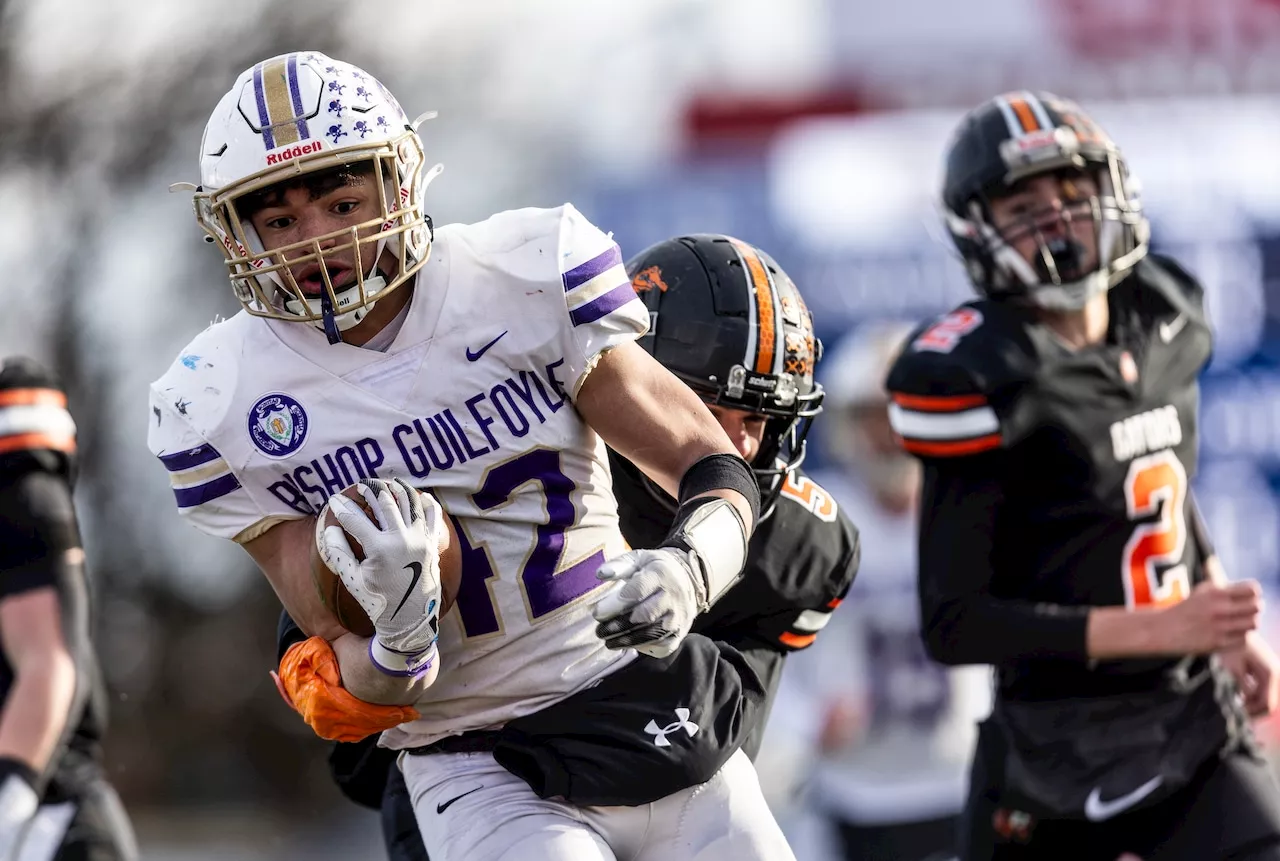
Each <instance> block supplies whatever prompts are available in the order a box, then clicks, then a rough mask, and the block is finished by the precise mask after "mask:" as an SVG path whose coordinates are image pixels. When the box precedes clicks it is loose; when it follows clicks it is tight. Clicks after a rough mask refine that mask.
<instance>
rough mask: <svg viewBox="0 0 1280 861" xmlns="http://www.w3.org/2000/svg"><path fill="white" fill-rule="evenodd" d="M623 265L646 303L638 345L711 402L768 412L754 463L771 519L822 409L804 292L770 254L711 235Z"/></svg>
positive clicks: (665, 245) (816, 347)
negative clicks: (643, 331)
mask: <svg viewBox="0 0 1280 861" xmlns="http://www.w3.org/2000/svg"><path fill="white" fill-rule="evenodd" d="M627 272H628V273H629V274H630V276H631V283H632V286H633V287H634V288H635V289H636V292H637V293H638V294H639V296H640V298H641V299H642V300H643V301H644V303H645V305H646V306H647V307H648V308H649V315H650V327H649V332H648V334H646V335H645V336H644V337H643V338H641V339H640V346H642V347H643V348H644V349H645V350H646V351H647V352H649V353H650V354H651V355H652V356H653V357H654V358H655V359H657V360H658V362H660V363H661V364H662V365H663V366H664V367H666V368H667V369H668V370H669V371H671V372H672V373H673V374H675V375H676V376H677V377H679V378H680V379H681V380H682V381H684V382H685V383H686V384H687V385H688V386H689V387H690V388H692V389H693V390H694V391H696V392H697V393H698V394H699V396H700V397H702V399H703V400H704V401H705V402H706V403H708V404H714V405H718V406H723V407H729V408H732V409H738V410H744V411H746V412H751V413H756V414H758V415H762V416H765V417H766V425H765V432H764V438H763V440H762V441H761V444H760V451H759V453H758V454H757V455H756V457H755V460H754V462H753V463H752V464H751V466H752V469H753V470H754V471H755V474H756V477H757V479H758V480H759V482H760V493H761V508H760V510H761V513H762V516H765V515H766V514H767V513H768V512H769V511H770V510H771V509H772V506H773V504H774V502H776V500H777V497H778V494H779V493H780V492H781V490H782V483H783V481H784V480H785V477H786V475H787V473H788V472H790V471H791V470H793V469H795V468H796V467H798V466H799V465H800V463H801V461H803V460H804V455H805V438H806V436H807V435H808V433H809V425H810V423H811V422H812V420H813V418H814V417H815V416H816V415H818V413H819V412H821V410H822V386H820V385H819V384H818V383H816V382H815V381H814V378H813V372H814V366H815V364H816V363H817V360H818V359H819V357H820V356H821V352H822V344H821V342H819V341H818V340H817V338H815V337H814V333H813V318H812V316H811V315H810V314H809V309H808V308H807V307H806V306H805V303H804V299H803V298H801V296H800V291H799V290H797V289H796V286H795V284H794V283H793V282H792V281H791V279H790V278H789V277H787V274H786V273H785V272H783V271H782V268H781V267H779V266H778V264H777V263H776V262H774V260H773V258H771V257H770V256H769V255H767V254H765V253H764V252H762V251H760V250H759V249H758V248H755V247H753V246H751V245H748V244H747V243H745V242H742V241H740V240H738V239H734V238H732V237H729V236H721V235H715V234H696V235H691V236H680V237H676V238H674V239H668V240H665V241H663V242H659V243H657V244H656V245H653V246H650V247H649V248H646V249H645V250H644V251H642V252H640V253H639V254H637V255H636V256H635V257H633V258H632V259H631V260H630V261H628V262H627ZM652 489H654V490H657V488H656V487H653V488H652ZM660 495H661V496H665V494H660Z"/></svg>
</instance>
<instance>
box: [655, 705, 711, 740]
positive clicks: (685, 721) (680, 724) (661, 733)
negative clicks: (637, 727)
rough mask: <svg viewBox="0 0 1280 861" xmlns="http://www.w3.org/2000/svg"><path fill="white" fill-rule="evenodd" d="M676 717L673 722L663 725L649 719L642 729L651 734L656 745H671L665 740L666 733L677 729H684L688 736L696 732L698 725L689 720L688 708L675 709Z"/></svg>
mask: <svg viewBox="0 0 1280 861" xmlns="http://www.w3.org/2000/svg"><path fill="white" fill-rule="evenodd" d="M676 718H678V720H676V721H675V722H674V723H669V724H667V725H666V726H663V727H660V726H658V724H657V722H656V721H649V723H648V725H647V726H646V727H645V728H644V731H645V732H647V733H651V734H652V735H653V737H654V738H653V743H654V744H656V745H657V746H658V747H671V742H669V741H667V733H671V732H675V731H676V730H678V729H682V730H684V731H685V732H687V733H688V734H689V735H690V736H694V735H697V734H698V725H697V724H696V723H694V722H693V721H691V720H689V710H688V709H683V708H682V709H676Z"/></svg>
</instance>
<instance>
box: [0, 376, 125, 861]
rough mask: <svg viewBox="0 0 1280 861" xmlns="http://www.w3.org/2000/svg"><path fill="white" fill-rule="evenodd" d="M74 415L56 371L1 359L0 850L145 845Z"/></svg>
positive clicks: (17, 853) (85, 860)
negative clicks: (113, 748)
mask: <svg viewBox="0 0 1280 861" xmlns="http://www.w3.org/2000/svg"><path fill="white" fill-rule="evenodd" d="M74 471H75V424H74V422H73V421H72V419H71V415H70V414H69V413H68V412H67V409H66V397H65V395H64V394H63V393H62V391H61V390H60V389H59V388H58V386H57V385H56V384H55V383H54V382H53V379H52V378H51V377H50V375H49V373H48V372H47V371H45V370H44V369H43V368H41V367H40V366H39V365H37V364H36V363H35V362H32V361H30V360H28V359H23V358H10V359H6V360H3V361H0V702H2V703H3V705H2V706H0V857H3V858H33V859H36V858H43V859H57V861H115V859H132V858H136V857H137V847H136V845H135V841H134V837H133V831H132V828H131V826H130V824H129V820H128V818H127V816H126V815H125V812H124V808H123V807H122V805H121V804H120V800H119V798H118V797H117V796H116V794H115V791H114V790H113V789H112V788H111V786H110V784H108V783H107V781H106V778H105V776H104V774H103V772H102V767H101V759H102V751H101V739H102V731H103V728H104V725H105V717H106V709H105V705H106V694H105V691H104V688H103V685H102V680H101V675H100V673H99V671H98V666H97V661H96V659H95V657H94V653H93V647H92V643H91V641H90V633H89V595H88V584H87V582H86V580H85V575H84V551H83V549H81V544H80V534H79V529H78V527H77V525H76V516H75V509H74V508H73V506H72V501H71V483H72V481H73V475H74Z"/></svg>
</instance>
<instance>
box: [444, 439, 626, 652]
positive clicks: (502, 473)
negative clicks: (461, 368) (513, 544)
mask: <svg viewBox="0 0 1280 861" xmlns="http://www.w3.org/2000/svg"><path fill="white" fill-rule="evenodd" d="M531 481H535V482H537V483H538V484H540V485H542V492H543V494H544V495H545V496H546V501H547V522H546V523H543V524H540V525H539V526H538V541H537V543H536V544H535V545H534V548H533V552H532V553H530V554H529V561H528V562H526V563H525V566H524V570H523V571H521V572H520V579H521V580H522V581H523V582H524V589H525V595H527V596H528V599H529V609H530V611H531V614H532V618H533V619H538V618H540V617H542V616H545V615H546V614H548V613H550V612H552V611H553V610H558V609H560V608H561V607H563V606H565V605H566V604H568V603H569V602H571V601H573V600H574V599H576V598H580V597H581V596H583V595H585V594H587V593H588V592H590V591H591V590H592V589H595V588H596V587H597V586H599V585H600V581H599V580H597V579H596V571H597V570H598V569H599V568H600V566H601V565H603V564H604V552H603V551H597V552H595V553H593V554H591V555H590V556H588V557H587V558H586V559H583V560H582V561H581V562H578V563H577V564H575V565H571V566H569V567H568V568H566V569H564V570H563V571H557V570H556V569H557V568H558V567H559V565H560V556H561V554H562V553H563V552H564V533H565V530H567V529H569V528H570V527H572V526H573V525H574V523H575V522H576V521H577V512H576V511H574V508H573V499H572V495H573V491H574V485H573V482H572V481H571V480H570V479H569V477H568V476H566V475H565V474H564V471H563V470H561V469H560V452H558V451H552V450H551V449H546V448H536V449H533V450H532V451H527V452H525V453H524V454H522V455H520V456H519V457H515V458H512V459H511V460H509V461H507V462H506V463H502V464H499V465H498V466H495V467H494V468H493V469H491V470H489V474H488V475H487V476H486V477H485V481H484V486H483V487H481V488H480V489H479V490H478V491H476V492H475V493H474V494H472V495H471V500H472V502H474V503H475V504H476V507H477V508H479V509H480V510H481V511H491V510H493V509H496V508H499V507H501V506H502V505H504V504H506V502H507V501H508V500H509V499H510V498H511V495H512V494H513V493H514V492H515V491H516V490H518V489H519V488H520V487H521V486H522V485H525V484H528V483H529V482H531ZM453 526H454V531H455V532H457V534H458V542H459V546H460V547H461V550H462V582H461V583H460V584H459V586H458V597H457V604H458V612H459V614H461V618H462V627H463V630H464V631H465V632H466V635H467V636H468V637H479V636H483V635H485V634H492V633H494V632H496V631H498V630H499V629H500V627H501V625H500V623H499V621H498V614H497V609H496V608H495V607H494V606H493V600H492V599H491V598H490V595H489V587H488V586H487V585H486V583H485V581H487V580H488V579H489V578H490V577H493V576H494V575H495V574H496V573H497V572H495V571H494V570H493V560H491V559H490V558H489V554H488V552H487V551H486V550H485V549H484V548H482V547H472V546H471V543H470V542H469V541H467V537H466V533H465V532H464V531H463V530H462V526H461V524H459V523H458V521H457V520H456V519H455V520H454V521H453Z"/></svg>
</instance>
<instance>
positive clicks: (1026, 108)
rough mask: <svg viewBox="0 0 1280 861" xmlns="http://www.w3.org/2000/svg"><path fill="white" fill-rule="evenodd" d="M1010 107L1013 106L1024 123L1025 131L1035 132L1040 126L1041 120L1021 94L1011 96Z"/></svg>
mask: <svg viewBox="0 0 1280 861" xmlns="http://www.w3.org/2000/svg"><path fill="white" fill-rule="evenodd" d="M1009 107H1011V108H1013V112H1014V113H1015V114H1017V115H1018V122H1020V123H1022V130H1023V131H1024V132H1034V131H1036V130H1038V129H1039V128H1040V121H1039V120H1037V119H1036V115H1035V113H1034V112H1033V111H1032V110H1031V105H1029V104H1027V100H1026V99H1024V98H1022V97H1021V96H1010V97H1009Z"/></svg>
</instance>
